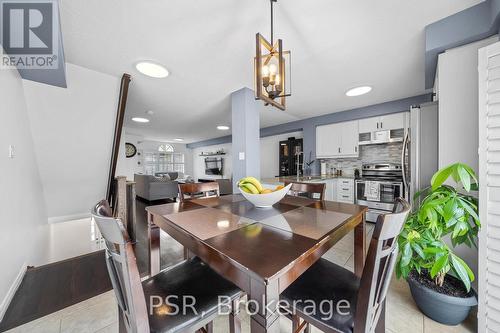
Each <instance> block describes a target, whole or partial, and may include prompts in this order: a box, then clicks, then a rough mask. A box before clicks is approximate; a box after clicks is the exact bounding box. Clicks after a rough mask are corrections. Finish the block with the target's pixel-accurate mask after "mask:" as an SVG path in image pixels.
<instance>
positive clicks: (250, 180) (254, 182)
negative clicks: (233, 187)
mask: <svg viewBox="0 0 500 333" xmlns="http://www.w3.org/2000/svg"><path fill="white" fill-rule="evenodd" d="M243 184H251V185H253V186H254V187H255V188H256V189H257V191H258V192H259V193H260V192H261V191H262V190H263V189H264V188H263V187H262V184H261V183H260V182H259V181H258V180H257V178H255V177H245V178H243V179H241V180H240V181H239V182H238V186H241V185H243Z"/></svg>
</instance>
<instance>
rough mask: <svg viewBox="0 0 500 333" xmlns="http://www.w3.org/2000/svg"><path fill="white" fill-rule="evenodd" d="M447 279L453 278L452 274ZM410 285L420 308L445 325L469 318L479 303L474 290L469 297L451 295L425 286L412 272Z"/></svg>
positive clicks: (428, 315) (409, 277)
mask: <svg viewBox="0 0 500 333" xmlns="http://www.w3.org/2000/svg"><path fill="white" fill-rule="evenodd" d="M446 278H447V279H449V278H453V277H450V276H447V277H446ZM407 281H408V285H409V286H410V291H411V295H412V296H413V299H414V300H415V303H417V306H418V308H419V309H420V311H422V312H423V313H424V314H425V315H426V316H427V317H429V318H431V319H433V320H435V321H437V322H439V323H441V324H445V325H458V324H460V323H461V322H462V321H464V320H465V318H467V316H468V315H469V312H470V310H471V309H472V308H473V307H474V306H476V305H477V294H476V292H475V291H474V290H472V292H471V295H470V296H468V297H457V296H450V295H446V294H443V293H440V292H437V291H435V290H432V289H431V288H429V287H427V286H425V285H424V284H422V283H421V282H420V281H419V280H418V279H415V278H414V277H412V275H411V274H410V275H409V276H408V279H407Z"/></svg>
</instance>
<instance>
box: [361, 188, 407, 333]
mask: <svg viewBox="0 0 500 333" xmlns="http://www.w3.org/2000/svg"><path fill="white" fill-rule="evenodd" d="M410 209H411V208H410V205H409V204H408V202H406V201H405V200H404V199H401V198H398V199H396V204H395V206H394V211H393V212H392V213H391V214H385V215H379V217H378V219H377V224H376V226H375V230H374V231H373V236H372V239H371V241H370V245H369V248H368V254H367V257H366V262H365V267H364V270H363V275H362V277H361V284H360V288H359V294H358V300H357V304H356V315H355V318H354V333H372V332H374V331H375V328H376V326H377V323H378V320H379V318H380V315H381V311H382V307H383V303H384V301H385V298H386V296H387V291H388V289H389V284H390V282H391V278H392V274H393V272H394V267H395V265H396V259H397V256H398V244H397V237H398V236H399V234H400V233H401V231H402V230H403V226H404V223H405V221H406V218H407V217H408V214H409V212H410Z"/></svg>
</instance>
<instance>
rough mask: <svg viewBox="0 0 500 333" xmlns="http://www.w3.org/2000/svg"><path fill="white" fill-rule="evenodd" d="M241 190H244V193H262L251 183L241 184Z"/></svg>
mask: <svg viewBox="0 0 500 333" xmlns="http://www.w3.org/2000/svg"><path fill="white" fill-rule="evenodd" d="M240 188H241V189H243V191H245V192H248V193H252V194H259V193H260V192H259V190H258V189H257V188H256V187H255V186H254V185H252V184H250V183H245V184H241V185H240ZM249 191H250V192H249Z"/></svg>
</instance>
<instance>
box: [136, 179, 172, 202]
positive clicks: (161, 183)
mask: <svg viewBox="0 0 500 333" xmlns="http://www.w3.org/2000/svg"><path fill="white" fill-rule="evenodd" d="M167 174H170V172H168V173H167ZM169 176H170V175H169ZM177 176H178V173H177V172H172V177H171V178H170V179H168V178H166V179H165V178H163V177H157V176H151V175H141V174H135V175H134V181H135V193H136V195H137V196H138V197H140V198H142V199H145V200H148V201H154V200H161V199H174V200H175V199H176V198H177V195H178V193H179V189H178V185H177V181H176V179H177Z"/></svg>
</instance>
